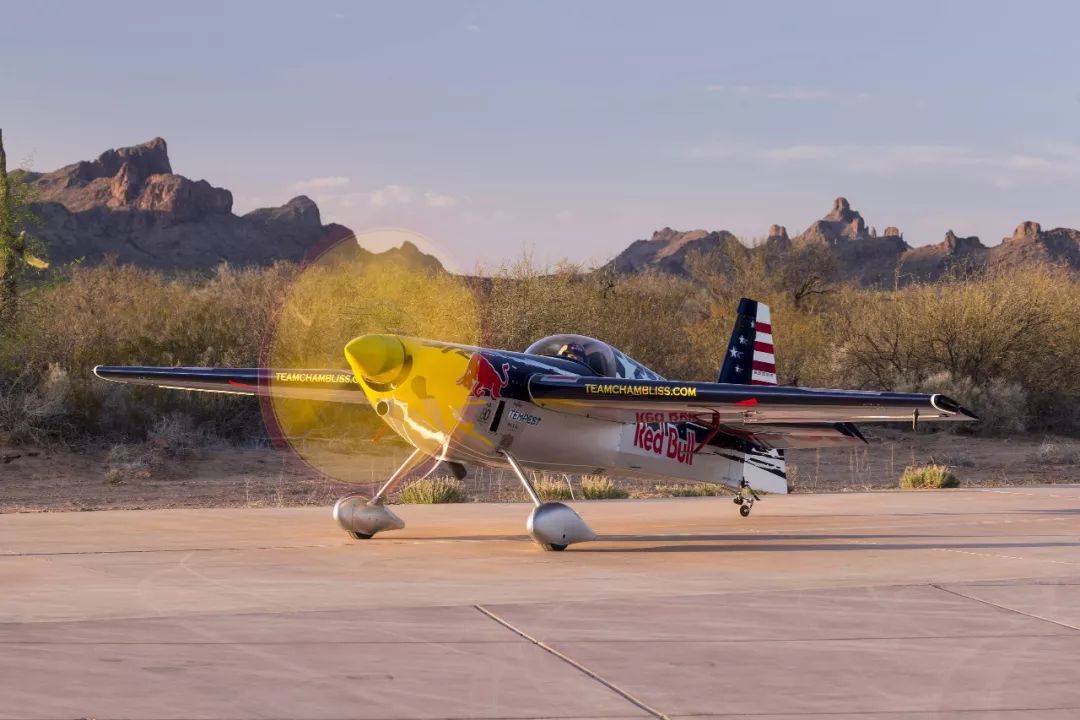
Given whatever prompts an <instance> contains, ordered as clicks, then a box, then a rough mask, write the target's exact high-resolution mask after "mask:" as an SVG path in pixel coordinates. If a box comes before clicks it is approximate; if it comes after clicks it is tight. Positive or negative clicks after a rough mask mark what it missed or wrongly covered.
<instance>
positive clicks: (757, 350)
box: [718, 298, 787, 493]
mask: <svg viewBox="0 0 1080 720" xmlns="http://www.w3.org/2000/svg"><path fill="white" fill-rule="evenodd" d="M718 382H722V383H732V384H735V385H776V353H775V351H774V350H773V335H772V315H771V314H770V313H769V306H768V305H766V304H765V303H759V302H757V301H756V300H751V299H749V298H743V299H742V300H740V301H739V311H738V315H737V316H736V318H735V328H734V329H733V330H732V331H731V341H730V342H729V343H728V345H727V350H726V351H725V353H724V364H723V365H721V366H720V378H719V380H718ZM743 479H744V480H746V481H747V482H748V483H749V484H750V487H752V488H754V489H755V490H765V491H767V492H778V493H784V492H787V464H786V463H785V462H784V451H783V450H765V449H757V448H750V449H748V450H747V451H746V452H745V457H744V459H743Z"/></svg>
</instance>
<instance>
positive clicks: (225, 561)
mask: <svg viewBox="0 0 1080 720" xmlns="http://www.w3.org/2000/svg"><path fill="white" fill-rule="evenodd" d="M576 507H577V509H578V510H579V512H580V513H581V515H582V516H583V517H584V518H585V519H586V520H587V521H588V522H589V523H590V524H591V525H592V526H593V528H594V529H595V530H596V531H597V532H599V533H600V534H601V535H602V536H604V537H603V539H602V540H600V541H598V542H594V543H589V544H585V545H580V546H575V547H572V548H570V549H569V550H567V551H566V552H564V553H545V552H542V551H541V550H539V549H538V548H536V547H535V546H534V545H532V544H531V542H530V541H529V540H528V539H527V538H526V537H525V535H524V523H525V518H526V516H527V515H528V512H529V507H528V506H525V505H446V506H402V507H398V508H395V511H397V512H398V513H399V514H400V515H401V517H403V518H404V519H405V521H406V523H407V524H408V527H407V528H406V529H405V530H402V531H397V532H393V533H387V534H385V535H383V536H380V537H378V538H376V539H374V540H369V541H362V542H358V541H353V540H351V539H349V538H348V537H347V536H346V535H345V534H344V533H343V532H341V531H340V530H339V529H338V528H337V526H336V525H334V523H333V521H332V520H331V518H330V511H329V508H303V509H268V510H236V509H229V510H175V511H127V512H125V511H115V512H87V513H55V514H54V513H47V514H25V515H4V516H0V718H80V717H87V718H90V717H92V718H98V719H99V720H104V719H105V718H281V719H285V718H318V719H321V720H330V719H336V718H650V717H670V718H676V717H695V718H702V717H717V718H756V719H759V720H760V719H761V718H768V719H772V720H781V719H782V720H794V719H796V718H801V719H805V718H814V719H815V720H821V719H822V718H871V719H876V720H886V719H887V720H908V719H911V720H914V719H920V720H922V719H930V718H933V719H934V720H939V719H940V718H965V719H968V718H1002V719H1004V718H1010V719H1011V718H1034V719H1036V720H1050V719H1053V720H1064V719H1065V718H1076V717H1080V488H1075V487H1062V486H1056V487H1053V488H1039V489H1033V488H1014V489H993V490H957V491H937V492H908V493H900V492H891V493H867V494H858V493H845V494H832V495H796V496H786V497H767V498H765V499H764V500H763V501H762V502H761V503H759V504H758V505H757V506H756V507H755V508H754V512H753V514H752V515H751V517H750V518H747V519H743V518H740V517H739V516H738V513H737V512H736V508H735V506H734V505H733V504H732V503H731V500H730V498H687V499H672V500H642V501H608V502H587V503H579V504H577V505H576Z"/></svg>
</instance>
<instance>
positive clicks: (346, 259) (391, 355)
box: [262, 230, 480, 483]
mask: <svg viewBox="0 0 1080 720" xmlns="http://www.w3.org/2000/svg"><path fill="white" fill-rule="evenodd" d="M361 237H363V236H361ZM396 237H398V238H401V239H405V240H408V239H409V237H408V236H406V234H405V232H404V231H400V230H399V231H396ZM410 242H413V243H414V244H415V245H416V246H418V247H431V245H432V243H431V241H429V240H427V239H426V238H423V237H422V236H419V235H416V234H413V235H412V239H411V240H410ZM412 257H413V255H410V254H409V253H406V252H388V253H383V254H381V255H380V254H373V253H371V252H369V251H367V250H366V249H365V248H363V247H361V245H360V244H359V243H358V242H357V239H356V237H354V236H351V235H350V236H348V237H346V238H339V239H337V240H336V241H333V242H327V243H326V244H325V245H324V246H322V247H320V248H319V249H318V251H317V252H315V253H312V257H311V258H310V260H309V261H308V262H305V264H303V265H302V266H301V267H300V268H299V269H298V271H297V273H296V277H295V279H294V281H293V282H292V283H291V285H290V287H289V290H288V292H287V293H286V296H285V297H283V298H282V300H281V303H280V305H279V309H278V312H277V314H276V317H275V320H274V323H273V326H272V328H271V330H270V332H269V333H268V334H267V340H266V342H265V343H264V348H263V360H262V364H263V365H264V366H267V367H271V368H275V369H294V368H305V369H320V370H323V369H325V370H326V371H328V372H337V373H342V372H343V373H346V374H350V375H352V376H354V377H355V378H356V380H357V382H358V383H359V384H360V385H361V387H363V388H364V390H365V393H366V394H367V397H368V399H369V400H370V401H371V407H370V408H368V407H364V406H359V405H345V404H335V403H327V402H321V401H313V400H297V399H295V398H288V397H284V396H283V394H282V393H275V392H274V390H273V386H271V396H270V398H269V399H268V400H267V401H266V402H265V403H264V404H263V415H264V419H265V420H266V424H267V427H268V428H269V429H270V432H271V435H272V437H273V438H274V439H275V440H277V441H281V442H284V443H286V444H287V445H288V446H289V448H291V450H292V451H293V452H294V453H295V454H296V455H297V456H298V457H300V458H301V459H302V460H303V461H304V462H305V463H306V464H307V465H309V466H311V467H312V468H314V469H315V470H317V471H318V472H320V473H321V474H323V475H325V476H328V477H330V478H332V479H335V480H340V481H345V482H358V483H375V482H378V481H380V480H382V479H385V477H386V476H387V475H389V473H390V472H392V470H393V469H394V463H395V462H396V461H400V460H401V459H402V458H403V457H404V455H405V454H407V452H408V451H409V450H411V448H409V446H408V445H407V444H406V443H405V442H404V441H403V440H401V439H400V438H399V437H398V432H400V430H399V428H396V427H394V423H392V422H390V421H391V420H392V419H393V417H394V402H395V400H394V397H393V395H392V394H388V395H383V394H382V393H387V392H389V391H391V390H395V389H401V390H402V391H403V392H405V393H406V395H401V396H400V398H399V401H401V399H402V398H404V399H407V400H408V401H410V402H416V403H421V402H430V396H429V394H428V393H427V392H425V388H424V383H425V382H427V381H428V379H429V378H428V376H427V375H416V374H415V373H412V372H411V362H412V357H413V353H411V352H409V351H408V349H407V348H406V346H405V345H404V344H403V341H402V340H400V339H399V337H403V338H408V337H419V338H434V339H439V340H446V341H450V342H457V343H464V344H475V343H476V342H477V340H478V339H479V329H480V320H479V311H478V307H477V302H476V294H475V289H474V285H473V284H471V281H470V280H469V279H468V278H463V277H460V276H456V275H452V274H450V273H447V272H445V271H442V270H439V269H437V268H433V267H432V266H431V265H430V264H429V263H424V262H414V261H413V260H411V259H410V258H412ZM418 378H419V379H418ZM404 386H407V387H404ZM376 395H377V397H376ZM379 401H382V402H383V403H385V406H384V407H383V408H382V409H383V411H384V416H383V417H380V415H379V414H377V413H376V411H375V405H376V403H377V402H379ZM431 412H432V413H434V412H436V411H435V409H434V408H432V409H431ZM439 422H440V423H444V424H445V423H450V422H452V419H451V418H446V417H441V418H440V419H439ZM387 424H389V425H390V426H391V427H393V428H394V430H395V432H385V431H386V429H387ZM376 441H377V442H376Z"/></svg>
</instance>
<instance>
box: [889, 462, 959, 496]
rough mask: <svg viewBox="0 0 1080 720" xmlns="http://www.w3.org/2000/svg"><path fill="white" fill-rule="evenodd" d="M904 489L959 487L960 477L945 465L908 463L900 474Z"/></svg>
mask: <svg viewBox="0 0 1080 720" xmlns="http://www.w3.org/2000/svg"><path fill="white" fill-rule="evenodd" d="M900 487H901V488H903V489H904V490H923V489H940V488H955V487H960V479H959V478H958V477H956V475H954V474H953V472H952V470H950V469H949V468H948V466H946V465H936V464H931V465H909V466H908V467H906V468H904V472H903V474H902V475H901V476H900Z"/></svg>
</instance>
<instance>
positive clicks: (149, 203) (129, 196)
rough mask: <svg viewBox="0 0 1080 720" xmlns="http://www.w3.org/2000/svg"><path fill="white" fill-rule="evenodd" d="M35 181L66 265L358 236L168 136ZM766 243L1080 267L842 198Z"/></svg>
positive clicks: (635, 251) (938, 260)
mask: <svg viewBox="0 0 1080 720" xmlns="http://www.w3.org/2000/svg"><path fill="white" fill-rule="evenodd" d="M24 177H25V179H26V180H27V182H28V183H29V184H30V186H31V187H32V189H33V191H34V192H35V197H36V202H34V204H33V209H34V210H35V211H36V213H37V214H38V216H39V217H40V219H41V224H40V225H39V226H38V227H36V228H35V229H34V233H35V234H36V235H37V236H38V237H39V238H40V239H41V240H43V241H44V242H45V244H46V245H47V247H48V250H49V259H50V260H51V261H52V262H53V263H54V264H56V265H61V264H64V263H68V262H72V261H75V260H81V261H82V262H84V263H86V264H95V263H99V262H101V261H103V260H104V259H105V258H106V257H109V256H114V257H115V258H116V259H117V260H118V261H119V262H122V263H133V264H136V265H141V266H145V267H152V268H157V269H161V270H167V271H176V270H181V271H183V270H195V271H206V270H210V269H212V268H214V267H216V266H217V265H218V264H220V263H222V262H228V263H230V264H232V265H236V266H246V265H268V264H271V263H273V262H275V261H277V260H292V261H300V260H302V259H303V258H304V257H305V256H306V255H308V254H309V253H311V252H317V251H318V249H319V248H321V247H324V246H325V245H327V244H329V243H331V242H334V241H339V240H344V239H346V238H348V237H350V236H352V235H353V232H352V231H351V230H350V229H349V228H347V227H345V226H343V225H337V224H334V223H330V224H326V225H324V224H323V222H322V218H321V216H320V214H319V208H318V206H317V205H316V204H315V203H314V202H313V201H312V200H311V199H310V198H308V197H306V196H303V195H300V196H298V197H295V198H293V199H292V200H289V201H288V202H287V203H285V204H284V205H281V206H280V207H270V208H260V209H258V210H252V211H251V212H249V213H247V214H246V215H236V214H234V213H233V212H232V204H233V197H232V193H231V192H229V191H228V190H226V189H224V188H219V187H214V186H213V185H211V184H210V183H209V182H207V181H206V180H190V179H188V178H186V177H184V176H183V175H177V174H175V173H174V172H173V171H172V163H171V162H170V160H169V154H168V146H167V145H166V143H165V141H164V140H163V139H161V138H154V139H153V140H151V141H149V142H146V143H143V144H141V145H135V146H132V147H125V148H118V149H115V150H106V151H105V152H104V153H102V154H101V155H100V156H99V157H98V158H97V159H96V160H90V161H86V160H84V161H81V162H77V163H74V164H72V165H68V166H66V167H62V168H60V169H59V170H54V171H52V172H48V173H39V172H28V173H25V175H24ZM765 245H766V250H767V251H768V252H769V253H770V254H771V255H770V256H771V257H773V258H783V257H784V256H785V255H790V256H792V257H796V258H812V259H813V260H814V261H815V262H821V263H823V264H824V265H825V266H827V267H828V268H829V271H830V273H831V274H833V275H834V276H835V278H836V279H838V280H853V281H855V282H857V283H858V284H860V285H863V286H867V287H877V286H892V285H893V284H894V283H895V282H897V281H899V282H900V283H901V284H904V283H909V282H914V281H934V280H938V279H940V278H942V277H943V276H945V275H946V274H949V273H953V272H965V271H970V270H975V269H979V268H983V267H987V266H991V267H1014V266H1017V265H1022V264H1025V263H1030V262H1034V261H1049V262H1055V263H1060V264H1064V265H1066V266H1068V267H1071V268H1073V269H1075V270H1080V231H1078V230H1073V229H1070V228H1055V229H1052V230H1045V231H1044V230H1043V229H1042V228H1041V226H1040V225H1039V223H1037V222H1032V221H1026V222H1023V223H1021V224H1020V225H1019V226H1018V227H1017V228H1016V230H1015V231H1014V232H1013V234H1012V235H1011V236H1009V237H1006V238H1004V239H1003V240H1002V242H1001V243H1000V244H998V245H994V246H991V247H987V246H985V245H983V244H982V242H981V241H980V240H979V238H977V237H961V236H958V235H956V234H955V233H954V232H953V231H952V230H949V231H948V232H947V233H946V234H945V238H944V240H942V241H941V242H940V243H938V244H936V245H924V246H921V247H914V248H913V247H911V246H910V245H908V243H907V242H906V241H905V240H904V236H903V234H902V233H901V232H900V230H899V229H898V228H896V227H886V228H885V230H884V232H883V233H882V234H880V235H879V234H878V232H877V231H876V230H875V229H874V228H873V227H868V225H867V223H866V221H865V220H864V219H863V217H862V215H861V214H860V213H859V212H858V211H857V210H854V209H853V208H852V207H851V204H850V203H849V202H848V201H847V199H845V198H842V197H840V198H836V200H835V201H834V202H833V207H832V209H831V210H830V211H829V212H828V213H826V214H825V216H824V217H822V218H821V219H820V220H816V221H814V222H813V223H811V225H810V226H809V227H808V228H806V229H805V230H803V232H801V233H799V234H798V235H796V236H794V237H789V236H788V232H787V229H786V228H784V227H783V226H781V225H773V226H771V227H770V228H769V231H768V233H767V236H766V240H765ZM745 251H746V248H745V246H744V245H743V244H742V243H740V241H739V239H738V238H736V237H735V235H734V234H733V233H731V232H728V231H727V230H712V231H709V230H689V231H679V230H673V229H672V228H670V227H665V228H663V229H662V230H657V231H656V232H654V233H653V234H652V237H651V238H649V239H647V240H636V241H634V242H633V243H631V244H630V245H629V246H628V247H627V248H626V249H625V250H623V251H622V252H620V253H619V254H618V255H616V256H615V258H613V259H612V260H611V261H610V262H609V263H607V264H606V265H604V266H603V268H601V270H605V271H609V272H616V273H623V274H625V273H636V272H640V271H642V270H646V269H653V270H658V271H661V272H665V273H672V274H676V275H686V274H687V273H688V261H689V260H690V258H692V257H694V256H696V255H705V256H708V257H709V258H710V259H712V260H713V261H714V262H713V265H712V266H713V267H720V268H724V267H725V266H728V267H729V266H730V264H729V262H728V261H729V260H730V258H732V257H734V256H735V255H736V254H738V253H744V252H745ZM356 252H357V253H358V254H360V255H361V256H362V257H366V256H370V258H372V259H374V260H377V261H380V262H390V263H394V264H404V265H407V266H409V267H415V268H420V269H424V270H427V271H433V272H434V271H439V270H442V269H443V266H442V263H440V262H439V260H438V258H436V257H434V256H433V255H427V254H425V253H423V252H421V251H420V250H419V249H418V248H417V247H416V246H415V245H413V244H412V243H408V242H406V243H404V244H403V245H402V246H401V247H400V248H393V249H390V250H387V251H385V252H382V253H372V252H370V251H368V250H366V249H364V248H361V247H359V246H357V249H356Z"/></svg>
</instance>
